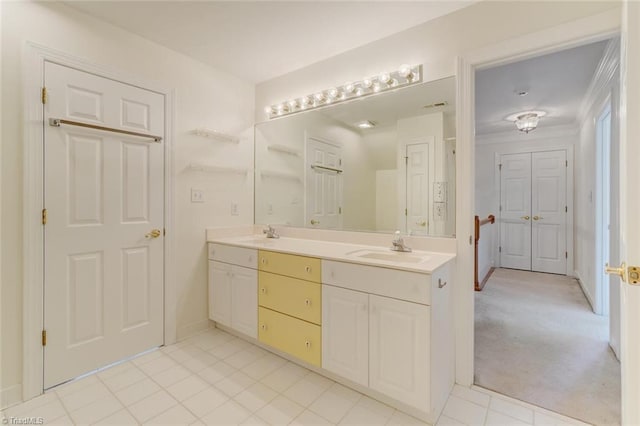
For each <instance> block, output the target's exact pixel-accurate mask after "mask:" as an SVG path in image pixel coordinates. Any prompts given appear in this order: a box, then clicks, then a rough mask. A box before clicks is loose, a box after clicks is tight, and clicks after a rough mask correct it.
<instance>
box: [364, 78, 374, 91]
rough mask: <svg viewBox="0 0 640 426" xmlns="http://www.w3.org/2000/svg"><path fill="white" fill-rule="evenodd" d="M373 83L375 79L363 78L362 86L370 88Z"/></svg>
mask: <svg viewBox="0 0 640 426" xmlns="http://www.w3.org/2000/svg"><path fill="white" fill-rule="evenodd" d="M372 85H373V81H372V80H371V79H370V78H365V79H364V80H362V87H364V88H365V89H370V88H371V86H372Z"/></svg>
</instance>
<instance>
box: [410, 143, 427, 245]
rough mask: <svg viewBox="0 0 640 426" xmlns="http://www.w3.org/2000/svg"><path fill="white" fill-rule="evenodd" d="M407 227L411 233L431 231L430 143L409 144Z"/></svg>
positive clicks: (425, 233) (417, 233)
mask: <svg viewBox="0 0 640 426" xmlns="http://www.w3.org/2000/svg"><path fill="white" fill-rule="evenodd" d="M405 161H406V164H407V200H406V210H405V212H406V220H407V224H406V229H407V232H408V233H409V234H411V235H427V234H428V232H429V144H428V143H420V144H415V145H407V151H406V156H405Z"/></svg>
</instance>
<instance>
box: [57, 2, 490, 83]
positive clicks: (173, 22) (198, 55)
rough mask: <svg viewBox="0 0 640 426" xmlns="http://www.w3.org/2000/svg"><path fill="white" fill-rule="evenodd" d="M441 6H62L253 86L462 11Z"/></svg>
mask: <svg viewBox="0 0 640 426" xmlns="http://www.w3.org/2000/svg"><path fill="white" fill-rule="evenodd" d="M476 1H478V0H467V1H458V0H447V1H442V0H439V1H331V0H321V1H320V0H316V1H289V2H284V1H268V0H266V1H265V0H263V1H238V0H236V1H122V2H113V1H67V2H65V4H66V5H68V6H70V7H72V8H75V9H79V10H81V11H83V12H86V13H88V14H89V15H92V16H94V17H96V18H99V19H102V20H105V21H107V22H110V23H111V24H114V25H116V26H118V27H121V28H123V29H125V30H127V31H130V32H133V33H135V34H138V35H140V36H142V37H145V38H147V39H150V40H152V41H154V42H156V43H159V44H161V45H164V46H166V47H169V48H171V49H173V50H176V51H178V52H181V53H183V54H185V55H188V56H190V57H192V58H194V59H196V60H198V61H201V62H204V63H206V64H208V65H211V66H212V67H215V68H217V69H221V70H224V71H227V72H229V73H231V74H233V75H236V76H237V77H240V78H242V79H244V80H246V81H248V82H250V83H259V82H262V81H265V80H269V79H271V78H274V77H277V76H280V75H282V74H286V73H288V72H291V71H294V70H297V69H299V68H302V67H305V66H307V65H310V64H312V63H315V62H317V61H320V60H323V59H326V58H329V57H331V56H334V55H337V54H339V53H342V52H345V51H347V50H350V49H353V48H356V47H358V46H362V45H364V44H367V43H370V42H372V41H375V40H378V39H381V38H384V37H386V36H389V35H391V34H394V33H396V32H399V31H402V30H405V29H407V28H410V27H413V26H416V25H419V24H421V23H423V22H426V21H429V20H431V19H434V18H437V17H439V16H442V15H446V14H448V13H451V12H453V11H455V10H457V9H461V8H463V7H466V6H468V5H470V4H472V3H474V2H476Z"/></svg>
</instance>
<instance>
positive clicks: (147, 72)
mask: <svg viewBox="0 0 640 426" xmlns="http://www.w3.org/2000/svg"><path fill="white" fill-rule="evenodd" d="M1 18H2V21H1V24H2V33H1V36H2V46H1V47H2V133H1V135H2V158H1V163H0V164H1V168H2V170H1V175H0V179H1V182H2V192H1V193H2V200H1V203H2V218H1V219H2V222H1V228H0V232H1V233H2V241H1V253H2V257H1V263H0V265H1V273H2V275H1V290H2V299H1V300H2V305H1V309H2V331H1V336H2V340H1V345H0V346H1V359H2V365H1V366H0V371H1V374H2V377H1V378H0V380H1V381H0V389H2V391H3V392H2V394H3V401H2V405H3V406H4V405H7V404H8V403H11V402H14V400H15V399H16V397H19V396H20V384H21V381H22V306H23V300H22V292H23V277H22V268H23V259H22V250H23V241H22V238H23V236H22V227H23V221H22V217H23V215H24V212H23V211H22V205H23V194H22V182H23V179H22V173H23V169H22V164H23V155H22V153H23V151H22V149H23V139H22V128H23V123H22V111H23V98H22V96H23V94H22V74H23V71H24V70H23V69H22V53H23V48H24V46H25V42H26V41H32V42H35V43H38V44H40V45H43V46H47V47H50V48H52V49H55V50H58V51H61V52H66V53H68V54H71V55H74V56H76V57H79V58H82V59H85V60H87V61H90V62H92V63H95V64H97V65H103V66H105V67H106V68H108V69H110V70H114V71H115V72H118V73H121V74H125V75H131V76H132V77H134V78H136V79H139V80H148V81H152V82H154V83H157V84H160V85H163V86H166V87H167V88H174V89H175V93H176V97H175V121H174V129H175V139H174V141H173V142H174V155H175V158H174V159H175V162H174V168H175V191H176V192H175V228H174V230H173V232H174V235H175V253H176V259H175V265H176V282H175V285H176V292H177V298H178V306H177V329H178V335H179V336H180V335H184V334H187V333H189V332H191V331H193V330H194V329H197V328H201V327H204V326H206V325H207V302H206V301H207V297H206V296H207V286H206V283H207V275H206V271H207V259H206V250H205V232H204V230H205V228H206V227H207V226H217V225H218V226H221V225H234V224H251V223H252V222H253V182H252V179H251V178H250V175H248V177H247V178H245V179H240V178H238V177H235V178H234V179H233V180H229V179H228V176H226V175H221V174H210V173H201V172H193V171H187V170H185V168H186V166H187V165H188V164H189V163H190V162H194V161H200V162H208V163H210V164H216V163H217V164H225V165H236V166H238V167H246V168H251V167H252V164H253V136H252V130H251V126H252V124H253V117H254V115H255V114H254V111H253V105H254V88H253V86H252V85H250V84H247V83H245V82H243V81H241V80H239V79H238V78H235V77H233V76H231V75H229V74H226V73H223V72H220V71H217V70H215V69H212V68H211V67H208V66H205V65H204V64H202V63H199V62H196V61H194V60H192V59H189V58H188V57H186V56H183V55H180V54H178V53H176V52H174V51H172V50H169V49H166V48H164V47H161V46H159V45H157V44H154V43H152V42H150V41H148V40H145V39H143V38H141V37H138V36H136V35H133V34H131V33H128V32H126V31H124V30H121V29H119V28H116V27H114V26H111V25H109V24H106V23H104V22H101V21H98V20H96V19H94V18H92V17H90V16H88V15H84V14H82V13H79V12H76V11H75V10H73V9H70V8H68V7H66V6H64V5H61V4H57V3H46V2H43V3H30V2H2V17H1ZM196 127H209V128H213V129H217V130H220V131H224V132H227V133H231V134H235V135H239V136H240V137H241V142H240V144H238V145H235V144H225V143H220V142H215V141H213V140H211V139H205V138H201V137H197V136H194V135H190V134H189V132H190V131H191V130H192V129H194V128H196ZM192 187H197V188H200V189H203V190H204V191H205V199H206V202H205V203H202V204H191V203H190V188H192ZM231 202H237V203H238V205H239V215H238V216H231V214H230V204H231Z"/></svg>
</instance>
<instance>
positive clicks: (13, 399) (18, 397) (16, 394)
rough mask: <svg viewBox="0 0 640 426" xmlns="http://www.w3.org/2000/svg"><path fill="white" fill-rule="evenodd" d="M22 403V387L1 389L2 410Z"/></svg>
mask: <svg viewBox="0 0 640 426" xmlns="http://www.w3.org/2000/svg"><path fill="white" fill-rule="evenodd" d="M19 402H22V385H13V386H9V387H8V388H4V389H0V410H4V409H5V408H7V407H10V406H12V405H15V404H18V403H19Z"/></svg>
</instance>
